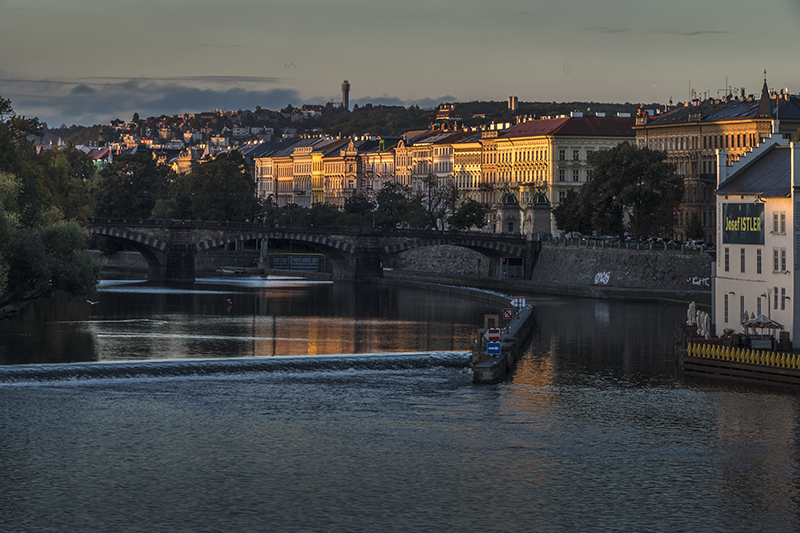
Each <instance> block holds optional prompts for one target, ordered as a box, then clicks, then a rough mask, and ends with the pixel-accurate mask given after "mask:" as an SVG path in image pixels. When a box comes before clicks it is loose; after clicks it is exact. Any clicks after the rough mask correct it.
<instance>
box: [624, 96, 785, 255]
mask: <svg viewBox="0 0 800 533" xmlns="http://www.w3.org/2000/svg"><path fill="white" fill-rule="evenodd" d="M799 127H800V98H797V97H790V96H789V95H788V94H770V92H769V90H768V89H767V84H766V81H765V82H764V86H763V88H762V91H761V98H760V99H756V98H755V97H754V96H753V95H750V96H745V95H744V94H741V95H740V96H739V97H738V98H734V97H733V96H731V95H729V96H728V97H726V98H723V99H718V98H717V99H708V100H704V101H700V100H693V101H692V102H686V103H685V104H683V105H680V106H678V107H676V108H673V109H669V110H667V111H666V112H664V113H660V114H657V115H651V114H650V113H649V112H647V111H644V110H643V111H640V113H639V116H637V117H636V126H634V130H635V132H636V143H637V145H638V146H639V147H648V148H651V149H653V150H659V151H663V152H666V153H667V161H668V162H670V163H673V164H675V167H676V171H677V173H678V175H680V176H681V177H682V178H683V183H684V196H683V199H682V201H681V204H680V206H679V208H678V210H677V212H676V213H675V235H674V237H675V238H676V239H679V240H688V239H702V240H704V241H705V242H707V243H713V242H716V234H715V217H714V213H715V208H714V189H715V188H716V150H719V149H722V150H726V151H727V163H728V164H729V165H731V164H733V163H735V162H736V161H738V160H739V158H740V157H742V156H743V155H745V154H747V153H748V152H750V151H751V150H753V149H754V148H755V147H757V146H758V145H759V144H761V143H762V142H763V140H764V139H766V138H769V136H770V135H771V134H772V133H773V132H775V133H780V134H783V135H785V136H787V137H788V136H790V135H793V134H795V133H796V132H797V130H798V128H799Z"/></svg>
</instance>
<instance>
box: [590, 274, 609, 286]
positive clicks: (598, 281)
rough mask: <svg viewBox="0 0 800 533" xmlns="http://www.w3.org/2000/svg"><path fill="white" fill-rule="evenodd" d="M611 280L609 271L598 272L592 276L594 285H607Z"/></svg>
mask: <svg viewBox="0 0 800 533" xmlns="http://www.w3.org/2000/svg"><path fill="white" fill-rule="evenodd" d="M610 280H611V272H598V273H597V275H596V276H595V277H594V284H595V285H608V282H609V281H610Z"/></svg>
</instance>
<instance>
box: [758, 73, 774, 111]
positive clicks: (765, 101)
mask: <svg viewBox="0 0 800 533" xmlns="http://www.w3.org/2000/svg"><path fill="white" fill-rule="evenodd" d="M756 118H769V119H772V118H775V117H774V116H773V115H772V101H771V100H770V97H769V88H767V71H766V70H765V71H764V87H762V88H761V101H759V103H758V112H757V113H756Z"/></svg>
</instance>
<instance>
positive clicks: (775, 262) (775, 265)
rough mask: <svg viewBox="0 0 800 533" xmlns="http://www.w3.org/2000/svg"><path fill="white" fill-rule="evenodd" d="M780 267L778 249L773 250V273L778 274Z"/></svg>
mask: <svg viewBox="0 0 800 533" xmlns="http://www.w3.org/2000/svg"><path fill="white" fill-rule="evenodd" d="M778 265H779V263H778V249H777V248H773V249H772V271H773V272H777V271H778V270H779V269H778ZM775 290H778V289H775Z"/></svg>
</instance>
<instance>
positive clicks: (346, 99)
mask: <svg viewBox="0 0 800 533" xmlns="http://www.w3.org/2000/svg"><path fill="white" fill-rule="evenodd" d="M342 107H343V108H345V109H347V110H348V111H350V82H349V81H347V80H344V81H343V82H342Z"/></svg>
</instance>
